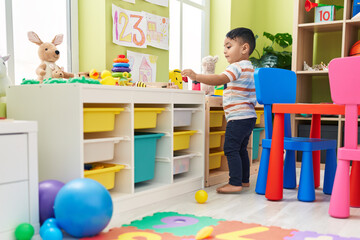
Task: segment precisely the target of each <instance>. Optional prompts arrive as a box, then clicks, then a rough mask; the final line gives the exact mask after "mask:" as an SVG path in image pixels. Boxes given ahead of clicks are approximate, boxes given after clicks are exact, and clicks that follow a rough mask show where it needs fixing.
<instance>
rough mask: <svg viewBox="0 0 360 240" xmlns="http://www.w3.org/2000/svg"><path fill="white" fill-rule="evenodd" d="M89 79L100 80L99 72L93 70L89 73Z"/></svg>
mask: <svg viewBox="0 0 360 240" xmlns="http://www.w3.org/2000/svg"><path fill="white" fill-rule="evenodd" d="M89 77H90V78H92V79H95V80H96V79H98V78H99V72H98V71H96V69H91V70H90V72H89Z"/></svg>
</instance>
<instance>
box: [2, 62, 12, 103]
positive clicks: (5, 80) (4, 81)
mask: <svg viewBox="0 0 360 240" xmlns="http://www.w3.org/2000/svg"><path fill="white" fill-rule="evenodd" d="M9 58H10V55H8V56H5V57H1V56H0V97H5V96H6V88H7V87H8V86H10V85H11V80H10V78H9V76H8V75H7V71H6V65H5V62H6V61H7V60H9Z"/></svg>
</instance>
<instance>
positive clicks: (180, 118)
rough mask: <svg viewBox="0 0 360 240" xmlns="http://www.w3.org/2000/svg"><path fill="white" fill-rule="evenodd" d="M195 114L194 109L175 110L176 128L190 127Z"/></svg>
mask: <svg viewBox="0 0 360 240" xmlns="http://www.w3.org/2000/svg"><path fill="white" fill-rule="evenodd" d="M194 112H195V109H193V108H174V127H185V126H190V125H191V117H192V114H193V113H194Z"/></svg>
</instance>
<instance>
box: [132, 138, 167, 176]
mask: <svg viewBox="0 0 360 240" xmlns="http://www.w3.org/2000/svg"><path fill="white" fill-rule="evenodd" d="M164 135H165V134H164V133H145V132H136V133H135V141H134V142H135V143H134V144H135V170H134V171H135V183H138V182H143V181H147V180H151V179H153V178H154V172H155V156H156V142H157V140H158V139H160V138H161V137H162V136H164Z"/></svg>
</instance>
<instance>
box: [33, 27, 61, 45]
mask: <svg viewBox="0 0 360 240" xmlns="http://www.w3.org/2000/svg"><path fill="white" fill-rule="evenodd" d="M28 38H29V41H30V42H33V43H35V44H37V45H39V46H40V45H41V44H43V41H41V39H40V38H39V36H38V35H37V34H36V33H35V32H32V31H30V32H28ZM63 39H64V35H63V34H58V35H56V36H55V37H54V39H53V40H52V42H51V43H52V44H54V45H55V46H57V45H59V44H61V43H62V42H63Z"/></svg>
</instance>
